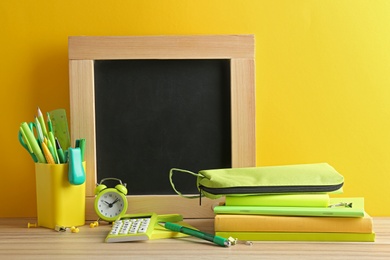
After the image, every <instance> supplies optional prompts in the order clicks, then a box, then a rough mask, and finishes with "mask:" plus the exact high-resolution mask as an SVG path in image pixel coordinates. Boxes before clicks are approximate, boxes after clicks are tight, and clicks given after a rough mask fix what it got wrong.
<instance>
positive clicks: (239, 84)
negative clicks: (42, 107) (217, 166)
mask: <svg viewBox="0 0 390 260" xmlns="http://www.w3.org/2000/svg"><path fill="white" fill-rule="evenodd" d="M68 44H69V45H68V47H69V50H68V51H69V77H70V82H69V83H70V125H71V137H72V142H74V141H75V139H77V138H86V139H87V147H86V154H85V158H86V161H87V181H86V196H87V197H86V219H87V220H94V219H96V218H97V215H96V214H95V212H94V207H93V202H94V196H95V194H94V188H95V186H96V183H97V181H98V180H97V173H96V169H97V162H96V129H95V102H94V61H95V60H131V59H229V60H230V73H231V81H230V83H231V84H230V87H231V133H232V136H231V143H232V167H249V166H255V165H256V138H255V135H256V133H255V65H254V46H255V45H254V36H253V35H199V36H72V37H69V39H68ZM127 199H128V202H129V205H130V206H129V210H128V212H129V213H140V212H151V211H153V212H156V213H158V214H169V213H180V214H183V216H184V217H186V218H212V217H214V214H213V212H212V210H211V206H212V205H213V204H216V203H218V200H207V199H203V200H202V206H199V205H198V201H197V200H190V199H184V198H181V197H179V196H176V195H144V196H127Z"/></svg>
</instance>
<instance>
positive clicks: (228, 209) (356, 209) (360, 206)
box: [214, 198, 364, 217]
mask: <svg viewBox="0 0 390 260" xmlns="http://www.w3.org/2000/svg"><path fill="white" fill-rule="evenodd" d="M339 203H345V204H349V205H351V206H352V207H351V208H350V207H345V206H334V207H262V206H216V207H214V213H215V214H247V215H251V214H254V215H279V216H318V217H363V216H364V199H363V198H332V199H330V205H337V204H339Z"/></svg>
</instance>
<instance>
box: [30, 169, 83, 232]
mask: <svg viewBox="0 0 390 260" xmlns="http://www.w3.org/2000/svg"><path fill="white" fill-rule="evenodd" d="M83 167H84V170H85V167H86V163H85V162H83ZM35 178H36V194H37V217H38V226H40V227H47V228H52V229H54V228H55V226H56V225H58V226H64V227H70V226H82V225H84V224H85V183H83V184H81V185H72V184H70V183H69V179H68V164H67V163H66V164H45V163H36V164H35Z"/></svg>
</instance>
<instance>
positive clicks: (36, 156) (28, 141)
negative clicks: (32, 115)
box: [18, 122, 46, 163]
mask: <svg viewBox="0 0 390 260" xmlns="http://www.w3.org/2000/svg"><path fill="white" fill-rule="evenodd" d="M34 128H35V130H36V132H37V134H38V132H39V130H38V128H37V125H36V124H35V123H32V122H30V123H28V124H27V123H26V122H24V123H22V124H21V126H20V128H19V133H18V139H19V142H20V144H21V145H22V146H23V148H24V149H26V150H27V152H28V153H29V154H30V155H31V157H32V158H33V160H34V162H41V163H44V162H46V160H45V157H44V155H43V154H42V150H41V147H40V146H39V138H37V137H36V136H35V135H34ZM38 135H39V134H38Z"/></svg>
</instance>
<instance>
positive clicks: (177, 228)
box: [159, 222, 231, 247]
mask: <svg viewBox="0 0 390 260" xmlns="http://www.w3.org/2000/svg"><path fill="white" fill-rule="evenodd" d="M159 225H161V226H163V227H165V228H166V229H169V230H172V231H175V232H180V233H183V234H187V235H190V236H194V237H197V238H201V239H204V240H207V241H210V242H213V243H214V244H217V245H219V246H224V247H229V246H230V245H231V243H230V241H229V240H228V239H226V238H223V237H220V236H215V235H212V234H208V233H205V232H201V231H199V230H195V229H192V228H188V227H183V226H181V225H178V224H176V223H171V222H160V223H159Z"/></svg>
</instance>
